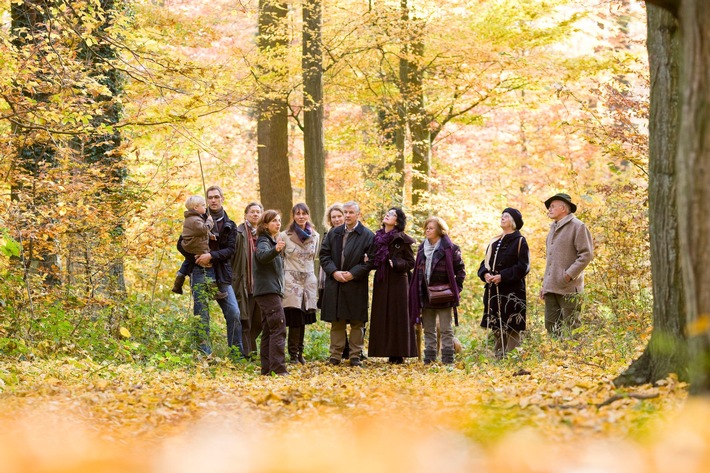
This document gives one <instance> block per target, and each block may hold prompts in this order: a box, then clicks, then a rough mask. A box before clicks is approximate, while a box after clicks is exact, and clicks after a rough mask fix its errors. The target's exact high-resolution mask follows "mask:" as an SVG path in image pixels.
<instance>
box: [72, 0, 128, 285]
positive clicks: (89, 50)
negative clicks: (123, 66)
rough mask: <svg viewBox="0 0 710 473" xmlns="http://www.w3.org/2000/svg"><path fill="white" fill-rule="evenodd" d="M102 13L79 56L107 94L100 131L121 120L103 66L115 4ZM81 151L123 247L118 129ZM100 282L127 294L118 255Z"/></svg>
mask: <svg viewBox="0 0 710 473" xmlns="http://www.w3.org/2000/svg"><path fill="white" fill-rule="evenodd" d="M100 4H101V10H102V13H103V15H102V16H103V18H104V19H105V21H104V23H103V24H102V25H101V27H100V28H99V31H95V32H93V35H92V36H93V43H92V45H91V46H90V47H84V49H83V50H82V51H81V52H80V57H81V58H82V59H84V61H85V63H87V64H88V65H90V68H91V69H92V70H91V71H90V72H89V75H90V76H92V77H94V78H95V79H96V81H97V82H99V83H100V84H101V85H104V86H106V88H107V89H108V91H109V92H110V93H109V94H102V95H100V96H99V97H97V99H96V100H97V101H98V102H99V103H100V104H101V108H102V110H103V114H101V115H98V116H95V117H94V118H93V119H92V125H93V126H94V127H96V129H99V128H100V127H101V125H106V126H108V127H113V126H115V125H116V124H118V123H119V121H120V118H121V110H122V108H121V102H120V100H119V96H120V95H121V93H122V91H123V87H122V84H121V77H120V74H119V72H118V71H117V70H116V69H115V68H110V69H107V68H106V65H107V63H108V62H109V61H112V60H114V59H116V58H117V57H118V54H117V52H116V50H115V47H114V46H113V43H112V42H110V41H107V40H106V34H105V32H106V29H108V27H109V26H111V23H112V21H113V18H114V16H115V14H116V12H115V2H114V0H101V3H100ZM83 141H84V143H83V146H82V147H81V149H82V150H83V154H84V156H83V158H84V161H85V162H87V163H89V164H95V165H96V166H100V167H101V168H103V169H104V172H105V176H106V180H105V181H104V183H103V186H102V187H101V193H102V195H101V199H102V200H104V202H102V203H101V205H102V206H104V207H107V208H109V209H110V210H111V214H112V217H114V218H115V219H116V220H114V221H113V222H112V226H113V228H112V231H111V240H112V246H113V248H122V247H123V246H124V241H123V235H124V222H123V220H122V218H119V217H118V216H119V215H121V213H122V211H121V209H120V205H119V204H118V203H117V201H120V197H119V196H120V193H121V191H122V190H123V184H124V181H125V178H126V176H127V174H128V171H127V170H126V165H125V163H124V157H123V153H122V152H121V151H120V150H121V143H122V141H123V138H122V136H121V132H120V131H119V129H118V128H113V131H112V132H110V133H98V132H94V133H91V134H90V135H89V136H86V137H84V139H83ZM104 274H105V275H104V277H103V278H102V281H101V286H102V288H103V290H104V291H105V292H106V293H108V294H109V295H111V296H112V297H113V298H114V299H117V298H122V297H124V296H125V294H126V282H125V277H124V266H123V257H122V256H121V253H120V252H119V254H115V253H114V254H113V257H112V258H111V260H110V263H109V268H108V271H107V272H106V273H104Z"/></svg>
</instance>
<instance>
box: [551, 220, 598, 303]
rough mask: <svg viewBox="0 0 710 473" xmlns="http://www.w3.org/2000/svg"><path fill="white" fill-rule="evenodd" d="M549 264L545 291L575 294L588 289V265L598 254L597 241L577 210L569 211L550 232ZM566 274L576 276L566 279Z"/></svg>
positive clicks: (553, 224)
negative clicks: (586, 276) (585, 284)
mask: <svg viewBox="0 0 710 473" xmlns="http://www.w3.org/2000/svg"><path fill="white" fill-rule="evenodd" d="M546 250H547V264H546V265H545V276H544V278H543V282H542V292H543V294H546V293H548V292H549V293H553V294H561V295H566V294H575V293H580V292H582V291H583V290H584V268H586V267H587V265H588V264H589V263H590V262H591V261H592V259H593V258H594V241H593V240H592V235H591V233H589V230H587V227H586V226H585V225H584V224H583V223H582V222H581V221H580V220H579V219H578V218H577V217H575V216H574V214H569V215H567V216H566V217H564V218H563V219H561V220H560V221H559V222H557V226H555V222H553V223H552V224H551V225H550V232H549V233H548V234H547V244H546ZM565 274H566V275H568V276H569V277H570V278H572V280H571V281H569V282H568V281H566V280H565Z"/></svg>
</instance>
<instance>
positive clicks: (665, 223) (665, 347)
mask: <svg viewBox="0 0 710 473" xmlns="http://www.w3.org/2000/svg"><path fill="white" fill-rule="evenodd" d="M646 13H647V25H648V28H647V30H648V40H647V48H648V60H649V69H650V74H651V104H650V119H649V182H648V186H649V188H648V194H649V226H650V232H649V233H650V238H651V270H652V273H653V301H654V302H653V332H652V334H651V339H650V340H649V343H648V346H647V347H646V350H645V351H644V353H643V355H641V357H640V358H639V359H637V360H636V361H634V362H633V363H632V364H631V366H630V367H629V368H628V369H627V370H626V372H625V373H623V374H622V375H621V376H619V377H618V378H617V379H616V380H615V383H616V384H618V385H629V384H643V383H650V382H654V381H656V380H659V379H663V378H665V377H666V376H668V374H669V373H678V375H679V376H680V378H681V379H686V380H687V378H688V367H687V362H688V360H687V346H686V334H685V326H686V310H687V309H686V304H685V289H684V285H683V284H682V273H681V267H680V255H679V231H678V220H677V216H678V203H677V202H678V199H677V197H676V193H677V192H678V190H677V185H678V183H677V176H678V172H677V163H676V155H677V151H678V132H677V123H678V114H679V113H680V89H679V80H680V30H679V25H678V19H677V18H676V17H675V16H674V15H673V14H672V13H670V12H669V11H667V10H665V9H663V8H660V7H658V6H655V5H651V4H648V6H647V9H646Z"/></svg>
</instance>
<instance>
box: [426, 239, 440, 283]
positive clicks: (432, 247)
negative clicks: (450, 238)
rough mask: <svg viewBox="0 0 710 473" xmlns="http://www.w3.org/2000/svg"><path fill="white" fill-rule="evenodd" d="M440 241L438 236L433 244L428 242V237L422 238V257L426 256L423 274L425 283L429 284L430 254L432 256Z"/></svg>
mask: <svg viewBox="0 0 710 473" xmlns="http://www.w3.org/2000/svg"><path fill="white" fill-rule="evenodd" d="M440 243H441V238H439V241H437V242H436V244H434V245H432V244H431V243H429V239H428V238H425V239H424V257H425V258H426V266H425V268H424V275H425V277H426V282H427V284H429V279H430V278H431V260H432V259H433V258H432V256H434V252H435V251H436V250H437V249H438V248H439V244H440Z"/></svg>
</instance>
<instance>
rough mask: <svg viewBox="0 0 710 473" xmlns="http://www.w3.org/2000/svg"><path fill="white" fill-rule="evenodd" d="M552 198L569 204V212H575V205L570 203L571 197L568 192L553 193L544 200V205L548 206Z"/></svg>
mask: <svg viewBox="0 0 710 473" xmlns="http://www.w3.org/2000/svg"><path fill="white" fill-rule="evenodd" d="M553 200H561V201H563V202H567V203H568V204H569V206H570V212H571V213H575V212H576V211H577V206H576V205H574V204H573V203H572V197H570V196H569V194H564V193H562V192H560V193H558V194H555V195H553V196H552V197H550V198H549V199H547V200H546V201H545V207H546V208H548V209H549V208H550V204H551V203H552V201H553Z"/></svg>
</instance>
